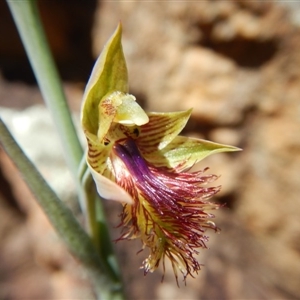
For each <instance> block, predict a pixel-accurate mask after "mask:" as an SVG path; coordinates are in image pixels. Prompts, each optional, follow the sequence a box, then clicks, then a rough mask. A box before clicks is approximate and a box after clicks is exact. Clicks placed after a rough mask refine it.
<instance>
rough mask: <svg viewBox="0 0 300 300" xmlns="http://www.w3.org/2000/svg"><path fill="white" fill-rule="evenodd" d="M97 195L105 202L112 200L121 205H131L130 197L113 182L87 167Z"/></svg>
mask: <svg viewBox="0 0 300 300" xmlns="http://www.w3.org/2000/svg"><path fill="white" fill-rule="evenodd" d="M88 165H89V164H88ZM89 169H90V171H91V174H92V176H93V179H94V181H95V183H96V186H97V191H98V193H99V195H100V196H101V197H102V198H104V199H106V200H114V201H118V202H122V203H128V204H133V199H132V197H131V196H130V195H129V194H128V193H127V192H126V191H125V190H124V189H123V188H121V187H120V186H119V185H117V184H116V183H115V182H113V181H111V180H109V179H108V178H106V177H104V176H103V175H101V174H99V173H97V172H96V171H95V170H93V168H92V167H90V166H89Z"/></svg>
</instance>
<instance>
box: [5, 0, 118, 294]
mask: <svg viewBox="0 0 300 300" xmlns="http://www.w3.org/2000/svg"><path fill="white" fill-rule="evenodd" d="M7 3H8V6H9V8H10V10H11V13H12V15H13V18H14V21H15V23H16V26H17V28H18V31H19V34H20V36H21V39H22V41H23V44H24V47H25V50H26V52H27V55H28V57H29V60H30V63H31V65H32V68H33V71H34V73H35V76H36V78H37V81H38V84H39V87H40V89H41V92H42V95H43V98H44V99H45V102H46V104H47V106H48V108H49V109H50V111H51V114H52V117H53V119H54V123H55V125H56V126H57V130H58V132H59V134H60V138H61V142H62V145H63V147H64V151H65V153H64V154H65V157H66V160H67V163H68V166H69V168H70V170H71V172H72V173H73V175H74V177H75V180H76V183H77V191H78V195H79V199H80V202H81V206H82V207H83V208H84V207H85V206H87V210H86V213H87V219H88V220H89V221H88V222H89V226H90V228H91V230H90V233H91V235H92V241H93V242H94V245H95V246H96V249H97V250H98V253H99V254H100V258H99V259H100V261H101V263H102V265H103V266H104V267H105V272H106V273H105V274H103V273H102V275H101V276H104V277H105V276H106V277H109V278H110V279H111V280H112V281H114V282H118V284H119V285H121V283H120V282H121V280H120V275H119V272H118V271H117V266H116V258H115V256H114V254H113V250H112V249H113V247H112V244H111V241H110V238H109V236H108V234H107V233H108V229H107V225H106V221H105V217H104V214H103V211H101V209H102V208H101V204H99V205H97V204H96V203H97V202H100V201H101V199H100V198H99V196H98V195H97V192H96V189H95V187H94V186H93V185H94V184H93V183H91V184H89V187H88V189H84V188H83V187H82V186H81V184H80V183H81V182H80V180H79V178H78V167H79V165H80V161H81V159H82V155H83V151H82V148H81V145H80V143H79V140H78V137H77V134H76V130H75V128H74V124H73V122H72V118H71V114H70V111H69V108H68V105H67V102H66V98H65V95H64V92H63V89H62V85H61V80H60V77H59V75H58V72H57V69H56V67H55V63H54V60H53V58H52V55H51V52H50V49H49V46H48V43H47V40H46V37H45V34H44V31H43V26H42V24H41V21H40V18H39V13H38V9H37V4H36V1H35V0H21V1H14V0H7ZM12 157H13V156H12ZM13 159H15V158H13ZM24 174H25V175H26V174H29V173H24ZM30 176H31V175H30ZM85 201H86V203H85ZM99 206H100V211H99ZM93 207H97V208H98V209H97V210H96V211H95V210H93V209H91V208H93ZM51 214H52V211H49V213H48V216H49V218H50V219H51V218H54V219H55V218H56V217H55V216H54V217H53V216H51ZM99 216H100V217H99ZM66 222H67V221H66ZM66 224H67V223H66ZM99 233H100V234H101V236H97V235H98V234H99ZM62 234H64V233H63V232H62ZM95 267H96V266H95ZM96 269H97V268H96ZM95 274H96V277H97V276H98V275H99V274H100V273H99V274H98V273H97V272H96V273H95ZM97 274H98V275H97ZM99 276H100V275H99ZM96 281H97V280H96ZM97 286H98V285H97ZM105 299H106V298H105ZM108 299H109V298H108Z"/></svg>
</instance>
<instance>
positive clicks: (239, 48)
mask: <svg viewBox="0 0 300 300" xmlns="http://www.w3.org/2000/svg"><path fill="white" fill-rule="evenodd" d="M198 26H199V29H200V30H201V33H202V39H201V42H199V45H201V46H202V47H206V48H210V49H212V50H214V51H215V52H217V53H220V54H222V55H224V56H226V57H228V58H230V59H232V60H233V61H234V62H235V63H236V64H237V65H239V66H241V67H246V68H258V67H260V66H262V65H263V64H265V63H266V62H268V61H269V60H271V59H272V58H273V57H274V55H275V54H276V52H277V50H278V41H277V40H275V39H266V40H258V39H250V38H245V37H242V36H238V35H237V36H235V37H234V38H233V39H232V40H227V41H221V40H215V39H214V38H213V37H212V30H213V24H199V25H198Z"/></svg>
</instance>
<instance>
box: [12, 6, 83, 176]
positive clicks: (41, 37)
mask: <svg viewBox="0 0 300 300" xmlns="http://www.w3.org/2000/svg"><path fill="white" fill-rule="evenodd" d="M7 4H8V6H9V8H10V10H11V13H12V16H13V18H14V21H15V24H16V26H17V29H18V31H19V34H20V37H21V39H22V42H23V45H24V47H25V50H26V53H27V55H28V58H29V61H30V64H31V66H32V68H33V71H34V73H35V76H36V79H37V82H38V84H39V87H40V89H41V92H42V95H43V98H44V99H45V102H46V104H47V107H48V108H49V109H50V111H51V114H52V117H53V120H54V123H55V125H56V126H57V131H58V132H59V134H60V138H61V140H62V143H63V145H64V149H65V153H64V154H65V157H66V160H67V163H68V166H69V168H70V170H71V172H72V173H73V175H74V177H75V176H76V174H77V169H78V165H79V163H80V160H81V158H82V155H83V151H82V147H81V145H80V142H79V140H78V136H77V134H76V130H75V127H74V124H73V121H72V118H71V114H70V112H69V108H68V104H67V101H66V98H65V94H64V91H63V88H62V85H61V80H60V76H59V74H58V71H57V69H56V67H55V63H54V60H53V57H52V55H51V51H50V49H49V45H48V42H47V39H46V37H45V33H44V30H43V26H42V23H41V21H40V18H39V12H38V8H37V4H36V1H35V0H22V1H14V0H7Z"/></svg>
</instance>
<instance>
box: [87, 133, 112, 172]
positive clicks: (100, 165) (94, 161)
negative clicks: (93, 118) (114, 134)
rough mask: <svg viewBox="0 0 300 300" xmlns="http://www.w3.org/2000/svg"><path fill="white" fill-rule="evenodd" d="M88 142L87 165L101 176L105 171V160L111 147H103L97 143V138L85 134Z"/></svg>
mask: <svg viewBox="0 0 300 300" xmlns="http://www.w3.org/2000/svg"><path fill="white" fill-rule="evenodd" d="M85 135H86V137H87V142H88V151H87V163H88V164H89V166H90V167H91V168H92V169H93V170H95V171H96V172H98V173H101V174H103V173H104V172H105V171H106V169H107V158H108V157H109V152H110V151H111V146H110V145H109V146H103V145H102V144H100V143H99V142H98V139H97V136H96V135H94V134H91V133H89V132H85Z"/></svg>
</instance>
